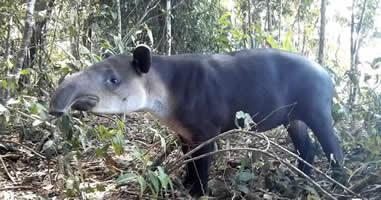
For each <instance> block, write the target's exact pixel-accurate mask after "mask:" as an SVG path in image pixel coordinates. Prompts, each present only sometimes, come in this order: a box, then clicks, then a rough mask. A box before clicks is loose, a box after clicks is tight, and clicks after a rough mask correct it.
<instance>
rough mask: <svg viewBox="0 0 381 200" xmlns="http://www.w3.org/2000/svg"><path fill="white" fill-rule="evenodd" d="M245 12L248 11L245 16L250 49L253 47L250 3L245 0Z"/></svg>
mask: <svg viewBox="0 0 381 200" xmlns="http://www.w3.org/2000/svg"><path fill="white" fill-rule="evenodd" d="M247 11H248V14H247V17H248V23H249V25H248V27H249V31H248V34H249V48H250V49H252V48H253V47H254V41H253V33H252V28H251V27H252V26H251V25H252V24H251V1H250V0H247Z"/></svg>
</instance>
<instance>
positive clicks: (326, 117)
mask: <svg viewBox="0 0 381 200" xmlns="http://www.w3.org/2000/svg"><path fill="white" fill-rule="evenodd" d="M307 115H308V117H307V119H306V121H305V123H306V124H307V125H308V126H309V127H310V128H311V130H312V132H313V133H314V134H315V136H316V137H317V139H318V141H319V143H320V145H321V146H322V148H323V151H324V152H325V155H326V156H327V158H328V160H329V161H330V163H331V164H332V166H333V167H334V168H340V163H341V162H342V161H343V152H342V150H341V147H340V145H339V141H338V139H337V137H336V135H335V134H334V132H333V127H332V117H331V110H330V109H328V108H326V109H320V110H315V111H314V112H309V113H308V114H307ZM331 155H333V156H334V157H333V158H334V160H335V161H336V162H335V161H333V160H332V159H331Z"/></svg>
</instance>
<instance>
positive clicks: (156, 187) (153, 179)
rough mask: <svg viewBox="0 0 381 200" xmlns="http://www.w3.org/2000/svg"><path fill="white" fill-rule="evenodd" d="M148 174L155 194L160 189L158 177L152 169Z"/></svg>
mask: <svg viewBox="0 0 381 200" xmlns="http://www.w3.org/2000/svg"><path fill="white" fill-rule="evenodd" d="M148 176H149V179H150V181H151V183H152V185H153V188H154V192H155V193H156V194H157V193H159V191H160V183H159V179H158V177H157V176H156V174H155V173H153V172H152V171H149V172H148Z"/></svg>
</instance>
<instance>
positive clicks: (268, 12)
mask: <svg viewBox="0 0 381 200" xmlns="http://www.w3.org/2000/svg"><path fill="white" fill-rule="evenodd" d="M266 7H267V16H266V17H267V31H269V32H270V31H271V13H270V10H271V9H270V0H267V1H266Z"/></svg>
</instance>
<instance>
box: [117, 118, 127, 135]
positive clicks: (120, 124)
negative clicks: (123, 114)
mask: <svg viewBox="0 0 381 200" xmlns="http://www.w3.org/2000/svg"><path fill="white" fill-rule="evenodd" d="M116 122H117V123H118V126H119V129H120V130H121V134H123V133H124V132H126V128H125V126H124V124H123V122H122V121H120V120H119V119H118V121H116Z"/></svg>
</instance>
